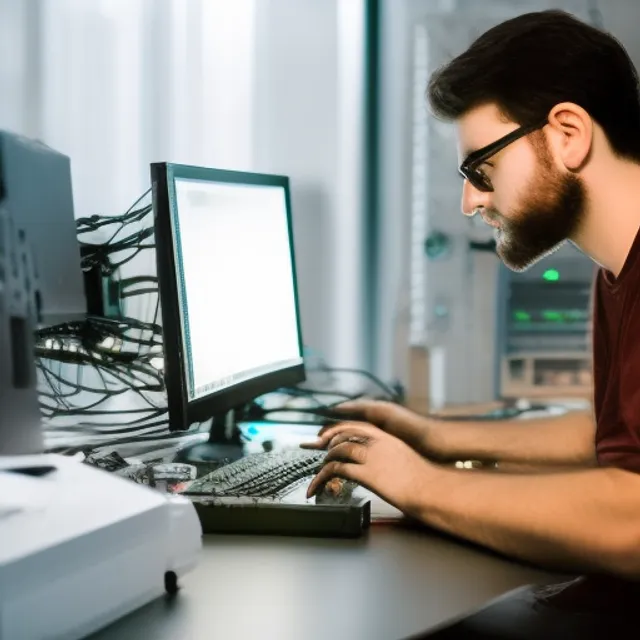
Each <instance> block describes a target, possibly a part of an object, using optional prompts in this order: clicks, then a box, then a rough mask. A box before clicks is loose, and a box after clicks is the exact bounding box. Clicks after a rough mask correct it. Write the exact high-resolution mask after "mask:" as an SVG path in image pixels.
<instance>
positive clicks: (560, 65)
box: [427, 10, 640, 162]
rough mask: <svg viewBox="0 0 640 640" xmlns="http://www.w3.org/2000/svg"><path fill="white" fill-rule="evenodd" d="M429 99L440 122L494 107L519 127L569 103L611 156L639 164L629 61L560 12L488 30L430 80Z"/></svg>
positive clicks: (634, 80)
mask: <svg viewBox="0 0 640 640" xmlns="http://www.w3.org/2000/svg"><path fill="white" fill-rule="evenodd" d="M427 95H428V100H429V103H430V106H431V109H432V111H433V113H434V115H436V117H439V118H442V119H445V120H457V119H458V118H460V117H461V116H463V115H464V114H465V113H467V112H468V111H470V110H471V109H473V108H475V107H478V106H481V105H483V104H489V103H494V104H496V105H497V106H498V108H499V109H500V111H501V112H502V113H503V114H504V116H506V117H507V118H509V120H511V121H513V122H516V123H518V124H533V123H534V122H536V121H539V120H540V119H542V118H544V117H545V116H546V115H547V114H548V113H549V111H551V109H552V108H553V107H554V106H555V105H556V104H558V103H560V102H573V103H575V104H577V105H579V106H581V107H582V108H583V109H585V111H587V112H588V113H589V115H590V116H591V117H592V118H593V119H594V120H595V121H596V122H597V123H598V124H599V125H600V126H601V127H602V129H603V130H604V132H605V134H606V135H607V137H608V139H609V143H610V144H611V147H612V149H613V150H614V152H615V153H617V154H618V155H619V156H621V157H625V158H628V159H630V160H634V161H636V162H640V96H639V91H638V75H637V72H636V69H635V67H634V66H633V63H632V62H631V60H630V59H629V56H628V54H627V52H626V51H625V49H624V48H623V47H622V45H621V44H620V43H619V42H618V41H617V40H616V39H615V38H614V37H613V36H611V35H610V34H608V33H605V32H604V31H601V30H599V29H596V28H595V27H592V26H590V25H588V24H585V23H584V22H581V21H580V20H578V19H577V18H575V17H574V16H572V15H570V14H568V13H566V12H564V11H558V10H551V11H540V12H536V13H527V14H524V15H521V16H518V17H517V18H513V19H512V20H507V21H506V22H503V23H501V24H499V25H497V26H495V27H493V28H492V29H490V30H489V31H487V32H485V33H484V34H483V35H481V36H480V37H479V38H478V39H477V40H476V41H475V42H474V43H473V44H472V45H471V46H470V47H469V48H468V49H467V50H466V51H465V52H464V53H462V54H461V55H459V56H458V57H456V58H454V59H453V60H452V61H451V62H449V63H448V64H447V65H445V66H444V67H442V68H440V69H439V70H437V71H436V72H435V73H434V74H433V75H432V76H431V79H430V81H429V86H428V89H427Z"/></svg>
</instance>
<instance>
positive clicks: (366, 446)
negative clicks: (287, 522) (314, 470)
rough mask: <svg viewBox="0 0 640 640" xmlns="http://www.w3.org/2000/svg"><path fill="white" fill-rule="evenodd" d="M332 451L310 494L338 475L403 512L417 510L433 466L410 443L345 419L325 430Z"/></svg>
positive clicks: (314, 481)
mask: <svg viewBox="0 0 640 640" xmlns="http://www.w3.org/2000/svg"><path fill="white" fill-rule="evenodd" d="M326 436H327V438H329V443H328V447H329V451H328V453H327V456H326V458H325V461H324V466H323V467H322V469H321V470H320V471H319V472H318V474H317V475H316V477H315V478H314V479H313V480H312V481H311V484H310V485H309V489H308V490H307V497H308V498H310V497H311V496H313V495H315V494H316V493H317V492H318V491H320V489H321V488H322V487H323V486H324V485H325V483H327V482H328V481H329V480H331V479H332V478H335V477H339V478H345V479H347V480H353V481H354V482H357V483H358V484H360V485H362V486H363V487H366V488H367V489H369V490H371V491H373V492H374V493H375V494H377V495H379V496H380V497H381V498H382V499H383V500H385V501H387V502H388V503H390V504H392V505H393V506H394V507H396V508H398V509H400V510H401V511H403V512H404V513H407V514H409V515H411V514H412V513H416V512H417V509H418V506H419V505H418V503H417V501H416V497H418V496H419V495H420V494H421V492H422V491H423V490H424V489H425V487H426V485H427V484H428V483H429V476H430V474H431V473H432V469H433V468H434V467H433V466H432V465H431V464H430V463H429V462H428V461H427V460H425V459H424V458H423V457H422V456H421V455H420V454H418V453H416V451H414V450H413V449H412V448H411V447H409V446H408V445H407V444H405V443H404V442H402V440H399V439H398V438H395V437H394V436H391V435H389V434H388V433H385V432H384V431H381V430H380V429H378V428H376V427H374V426H372V425H367V424H361V423H351V422H344V423H342V424H339V425H335V426H333V427H331V428H330V429H328V430H327V431H326Z"/></svg>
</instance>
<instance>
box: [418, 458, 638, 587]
mask: <svg viewBox="0 0 640 640" xmlns="http://www.w3.org/2000/svg"><path fill="white" fill-rule="evenodd" d="M412 499H414V500H415V502H414V503H408V504H407V505H406V507H407V512H408V513H409V514H411V515H414V516H415V517H417V518H418V519H420V520H421V521H422V522H424V523H426V524H428V525H431V526H433V527H436V528H438V529H441V530H444V531H446V532H448V533H451V534H453V535H456V536H460V537H463V538H466V539H468V540H471V541H473V542H476V543H478V544H481V545H485V546H487V547H490V548H492V549H495V550H497V551H499V552H501V553H505V554H508V555H511V556H515V557H519V558H521V559H523V560H527V561H531V562H534V563H537V564H541V565H547V566H553V567H555V568H560V569H566V570H579V571H584V570H592V571H606V572H611V573H615V574H617V575H621V576H624V577H627V578H631V579H640V510H639V509H638V504H640V476H638V475H637V474H634V473H631V472H628V471H623V470H620V469H614V468H603V469H590V470H580V471H573V472H568V473H558V474H547V475H536V476H527V475H511V474H509V475H501V474H497V475H496V474H491V473H484V472H476V473H466V472H464V471H462V472H461V471H452V470H448V469H441V468H438V467H434V466H432V465H431V466H430V467H429V468H428V469H427V470H426V471H425V473H424V478H423V486H422V488H421V490H420V491H415V492H414V494H413V496H412Z"/></svg>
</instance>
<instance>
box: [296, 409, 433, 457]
mask: <svg viewBox="0 0 640 640" xmlns="http://www.w3.org/2000/svg"><path fill="white" fill-rule="evenodd" d="M333 411H334V412H335V413H337V414H344V416H345V420H350V421H354V422H367V423H369V424H372V425H374V426H376V427H378V428H379V429H382V430H383V431H385V432H386V433H388V434H390V435H392V436H395V437H396V438H399V439H400V440H402V441H403V442H406V443H407V444H408V445H409V446H410V447H411V448H412V449H415V450H416V451H417V452H418V453H420V454H422V455H423V456H426V457H427V458H433V459H435V460H437V459H438V458H439V457H440V456H439V455H438V453H437V451H436V447H435V446H434V438H433V432H434V431H435V429H436V425H437V424H438V421H437V420H433V419H429V418H425V417H424V416H421V415H419V414H417V413H415V412H413V411H410V410H409V409H405V408H404V407H401V406H400V405H397V404H393V403H392V402H379V401H374V400H356V401H353V402H345V403H343V404H340V405H338V406H337V407H335V408H334V409H333ZM333 428H334V425H329V426H326V427H323V428H322V429H320V431H319V432H318V440H317V441H316V442H314V443H309V444H307V445H305V446H306V447H307V448H309V449H325V448H326V447H327V444H328V442H329V438H328V437H327V434H328V433H330V432H332V431H331V430H332V429H333Z"/></svg>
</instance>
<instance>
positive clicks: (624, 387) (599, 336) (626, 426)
mask: <svg viewBox="0 0 640 640" xmlns="http://www.w3.org/2000/svg"><path fill="white" fill-rule="evenodd" d="M593 381H594V410H595V418H596V425H597V427H596V443H595V444H596V455H597V459H598V463H599V464H600V465H601V466H613V467H620V468H623V469H627V470H629V471H635V472H637V473H640V232H638V234H637V235H636V238H635V240H634V242H633V245H632V247H631V250H630V251H629V255H628V256H627V259H626V261H625V263H624V266H623V268H622V271H621V272H620V275H619V276H618V277H617V278H615V277H614V276H613V275H612V274H611V273H610V272H608V271H606V270H604V269H599V270H598V273H597V276H596V280H595V283H594V301H593Z"/></svg>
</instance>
